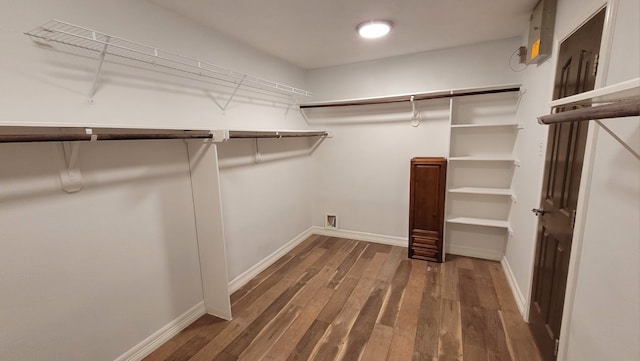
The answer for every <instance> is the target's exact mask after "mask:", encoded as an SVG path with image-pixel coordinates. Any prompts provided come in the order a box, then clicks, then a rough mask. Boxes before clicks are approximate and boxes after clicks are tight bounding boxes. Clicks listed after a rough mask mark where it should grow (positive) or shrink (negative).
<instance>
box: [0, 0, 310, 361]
mask: <svg viewBox="0 0 640 361" xmlns="http://www.w3.org/2000/svg"><path fill="white" fill-rule="evenodd" d="M0 10H1V11H0V14H1V15H0V20H1V21H0V30H1V31H0V40H1V41H2V42H3V44H4V47H3V51H2V52H1V53H0V79H2V82H1V83H0V125H9V124H27V123H29V124H48V125H61V124H65V125H79V126H86V125H88V126H97V125H103V126H123V127H178V128H235V129H248V128H252V129H256V128H258V129H260V128H262V129H274V128H276V129H288V128H289V129H293V128H295V129H299V128H306V127H307V125H306V123H305V122H304V121H303V120H302V118H301V116H300V115H299V114H298V113H296V112H293V111H288V112H287V110H286V105H285V104H282V103H281V102H276V101H275V100H274V99H272V98H265V97H262V96H260V97H258V96H255V97H254V96H250V95H249V94H248V93H241V94H240V96H239V97H237V98H236V99H234V101H232V102H231V104H230V106H229V108H228V109H227V111H226V112H224V113H223V112H222V111H221V110H220V109H219V108H218V107H217V106H216V105H215V103H214V102H213V101H212V100H211V96H214V97H218V100H219V101H221V102H222V101H225V100H226V98H225V97H224V96H225V94H222V93H221V92H220V90H219V89H218V88H217V87H214V86H209V85H207V84H204V83H202V82H198V81H193V80H188V79H184V78H182V77H176V76H174V75H166V74H161V73H159V72H157V71H150V70H148V68H146V67H144V66H140V67H133V66H131V65H132V64H128V65H119V64H114V63H111V62H108V63H105V65H104V67H103V76H102V77H101V78H100V82H99V87H98V91H97V93H96V95H95V103H94V104H89V102H88V92H89V89H90V87H91V82H92V80H93V77H94V71H95V69H96V66H97V62H96V61H95V59H89V58H86V57H82V56H78V55H75V54H68V53H61V52H56V51H52V50H48V49H44V48H41V47H37V46H36V45H34V43H33V42H32V41H31V40H30V39H29V38H28V37H26V36H25V35H24V34H23V32H25V31H27V30H30V29H32V28H35V27H36V26H38V25H40V24H43V23H44V22H46V21H48V20H49V19H51V18H57V19H61V20H64V21H68V22H71V23H76V24H78V25H84V26H87V27H92V28H95V29H97V30H101V31H105V32H108V33H111V34H113V35H119V36H122V37H125V38H129V39H132V40H137V41H139V42H142V43H148V44H150V45H153V46H157V47H159V48H162V49H166V50H172V51H174V52H178V53H182V54H184V55H187V56H190V57H193V58H199V59H202V60H208V61H210V62H212V63H216V64H219V65H222V66H226V67H229V68H232V69H234V70H237V71H241V72H246V73H250V74H253V75H256V76H261V77H265V78H268V79H273V80H278V81H281V82H283V83H285V84H290V85H294V86H298V87H301V86H302V84H303V81H304V73H303V72H302V70H300V69H297V68H295V67H293V66H291V65H289V64H286V63H284V62H281V61H279V60H276V59H273V58H271V57H269V56H266V55H264V54H262V53H259V52H258V51H256V50H254V49H251V48H248V47H246V46H244V45H241V44H238V43H236V42H234V41H232V40H229V39H228V38H225V37H223V36H221V35H219V34H217V33H214V32H212V31H210V30H207V29H205V28H203V27H200V26H199V25H195V24H194V23H193V22H190V21H187V20H186V19H183V18H181V17H178V16H176V15H173V14H171V13H169V12H167V11H165V10H163V9H161V8H158V7H156V6H154V5H151V4H150V3H147V2H144V1H132V0H119V1H108V2H105V1H96V0H91V1H80V0H56V1H35V0H27V1H21V2H15V1H6V0H0ZM306 144H307V143H304V145H306ZM250 145H251V144H237V145H234V144H233V143H229V144H223V145H220V153H221V154H222V156H221V158H223V160H224V159H229V158H233V157H234V154H235V153H242V152H245V149H244V147H245V146H250ZM52 147H53V145H51V144H21V145H15V144H14V145H7V144H5V145H0V164H1V166H2V172H0V244H2V252H0V294H1V295H2V297H0V359H2V360H10V361H14V360H52V359H57V360H113V359H114V358H116V357H118V356H119V355H122V354H123V353H124V352H125V351H127V350H129V349H130V348H131V347H133V346H134V345H136V344H137V343H139V342H140V341H142V340H144V339H145V338H146V337H148V336H149V335H151V334H152V333H154V332H156V331H157V330H159V329H160V328H161V327H163V326H165V325H166V324H167V323H169V322H170V321H172V320H174V319H175V318H176V317H178V316H179V315H181V314H183V313H184V312H185V311H187V310H189V309H191V308H192V307H193V306H194V305H197V304H198V303H199V302H201V301H202V289H201V279H200V269H199V262H198V253H197V252H198V249H197V239H196V232H195V225H194V214H193V201H192V195H191V184H190V182H189V163H188V158H187V152H186V146H185V143H184V142H181V141H167V142H164V141H157V142H156V141H152V142H115V143H96V144H83V145H82V148H81V153H80V154H81V158H80V169H81V171H82V173H83V176H84V180H85V187H84V189H83V190H82V191H80V192H79V193H76V194H66V193H64V192H62V191H61V190H60V186H59V181H58V173H59V166H58V163H57V162H56V158H55V153H53V152H52ZM300 148H301V145H300V142H299V141H297V140H294V141H292V142H290V141H288V140H283V141H282V142H281V143H279V147H278V148H277V149H276V150H275V151H272V152H271V153H273V157H278V158H279V160H278V161H272V162H269V163H268V164H266V163H265V164H263V165H260V166H255V165H246V166H242V167H236V168H233V169H225V170H223V171H222V172H221V183H222V188H223V189H222V191H223V192H224V199H223V202H224V204H223V207H224V212H225V214H228V217H227V219H228V221H225V228H226V230H225V231H226V233H227V242H228V243H227V250H228V253H229V254H228V258H229V260H230V263H229V268H230V271H231V272H230V273H231V277H234V276H236V275H238V274H239V273H241V272H243V271H245V270H246V269H248V268H249V267H250V266H251V265H252V262H253V263H255V262H256V260H259V259H262V258H264V257H266V256H267V255H268V254H270V253H271V252H273V251H274V250H275V249H277V248H279V247H280V246H281V245H282V243H284V242H286V241H288V240H290V239H291V238H292V237H294V236H295V235H298V234H299V233H300V232H302V231H304V230H305V229H307V228H308V227H309V224H310V219H309V215H308V213H306V210H307V209H308V203H309V200H310V198H309V196H308V194H307V192H306V188H304V187H306V185H307V183H306V182H305V178H304V177H305V174H306V171H305V170H306V168H305V167H307V166H308V164H309V158H308V157H306V156H302V152H298V150H299V149H300ZM292 153H294V154H293V155H294V157H290V158H287V157H288V156H291V154H292ZM255 180H261V181H262V183H260V184H261V186H262V187H263V189H262V190H263V191H261V192H259V193H260V199H259V203H260V206H261V208H260V210H261V211H262V210H268V214H267V216H266V217H259V216H260V215H261V214H260V212H257V209H256V199H250V198H248V197H246V194H247V193H249V194H251V193H258V192H257V191H256V189H254V188H249V189H247V187H253V186H256V182H255ZM265 180H266V181H265ZM271 180H273V181H274V183H276V184H275V185H273V187H269V184H270V183H271ZM285 190H291V191H292V192H291V193H289V192H285ZM283 198H284V199H286V201H284V202H283ZM292 209H295V210H298V211H297V212H295V216H293V217H291V218H288V217H289V215H290V214H291V211H292ZM300 210H303V211H300ZM235 215H242V217H236V216H235ZM273 219H287V221H285V222H282V223H280V226H279V227H278V230H277V231H275V232H272V230H273V228H274V227H273V225H272V224H271V222H270V221H271V220H273ZM246 230H250V232H247V231H246ZM271 233H274V234H273V235H272V234H271ZM276 238H277V239H276ZM278 242H280V244H278ZM247 250H251V252H250V255H249V256H247V257H245V255H246V251H247Z"/></svg>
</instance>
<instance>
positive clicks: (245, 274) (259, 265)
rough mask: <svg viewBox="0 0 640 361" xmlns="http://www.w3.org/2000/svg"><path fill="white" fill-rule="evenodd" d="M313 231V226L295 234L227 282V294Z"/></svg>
mask: <svg viewBox="0 0 640 361" xmlns="http://www.w3.org/2000/svg"><path fill="white" fill-rule="evenodd" d="M314 233H315V232H313V227H310V228H308V229H307V230H305V231H304V232H302V233H300V234H299V235H297V236H296V237H295V238H294V239H292V240H290V241H289V242H287V243H286V244H285V245H284V246H282V247H280V248H278V249H277V250H276V251H275V252H273V253H271V254H270V255H268V256H267V257H265V258H264V259H263V260H262V261H260V262H258V263H257V264H255V265H254V266H253V267H251V268H249V269H248V270H246V271H244V272H242V273H241V274H240V275H239V276H237V277H236V278H234V279H233V280H231V281H230V282H229V294H232V293H234V292H235V291H237V290H239V289H240V287H242V286H244V285H245V284H247V282H249V281H251V279H252V278H254V277H255V276H257V275H258V274H259V273H260V272H262V271H264V270H265V269H267V267H269V266H271V265H272V264H273V263H274V262H275V261H277V260H279V259H280V258H281V257H282V256H284V255H285V254H287V252H289V251H291V250H292V249H293V248H294V247H295V246H297V245H299V244H300V243H301V242H302V241H304V240H305V239H307V238H309V237H310V236H311V235H312V234H314Z"/></svg>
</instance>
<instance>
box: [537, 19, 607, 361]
mask: <svg viewBox="0 0 640 361" xmlns="http://www.w3.org/2000/svg"><path fill="white" fill-rule="evenodd" d="M604 17H605V10H602V11H600V12H599V13H598V14H597V15H595V16H594V17H593V18H591V20H589V21H588V22H587V23H586V24H584V25H583V26H582V27H580V29H578V30H577V31H576V32H575V33H573V34H572V35H571V36H570V37H569V38H567V39H566V40H565V41H563V42H562V44H561V45H560V53H559V55H558V65H557V67H556V79H555V83H554V99H558V98H563V97H566V96H570V95H574V94H578V93H582V92H585V91H588V90H592V89H593V88H594V85H595V75H596V70H597V61H598V53H599V51H600V39H601V37H602V28H603V25H604ZM588 125H589V124H588V122H571V123H560V124H554V125H550V126H549V135H548V145H547V153H546V164H545V170H544V183H543V186H542V196H541V198H542V199H541V201H540V208H541V211H538V212H536V213H537V214H538V215H539V216H540V218H539V222H538V236H537V244H536V258H535V263H534V273H533V289H532V294H531V309H530V311H529V326H530V328H531V331H532V333H533V337H534V339H535V340H536V343H537V345H538V348H539V350H540V353H541V355H542V357H543V358H544V360H545V361H552V360H555V359H556V356H557V351H558V350H557V347H558V342H559V337H560V325H561V322H562V309H563V307H564V296H565V290H566V285H567V273H568V269H569V259H570V255H571V254H570V252H571V239H572V237H573V227H574V223H575V217H576V206H577V203H578V191H579V187H580V175H581V172H582V162H583V158H584V150H585V145H586V139H587V127H588ZM534 211H537V210H534Z"/></svg>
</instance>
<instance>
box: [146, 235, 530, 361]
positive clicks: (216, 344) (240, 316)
mask: <svg viewBox="0 0 640 361" xmlns="http://www.w3.org/2000/svg"><path fill="white" fill-rule="evenodd" d="M231 301H232V309H233V315H234V319H233V321H223V320H220V319H218V318H216V317H213V316H209V315H205V316H203V317H201V318H200V319H198V320H197V321H196V322H194V323H193V324H192V325H190V326H189V327H188V328H186V329H185V330H184V331H182V332H181V333H180V334H178V335H177V336H176V337H174V338H172V339H171V340H169V341H168V342H167V343H165V344H164V345H162V346H161V347H160V348H159V349H157V350H156V351H155V352H154V353H152V354H151V355H149V356H148V357H147V358H146V359H145V360H147V361H154V360H174V361H177V360H183V361H187V360H188V361H204V360H207V361H209V360H216V361H227V360H247V361H256V360H268V361H276V360H278V361H295V360H327V361H329V360H344V361H357V360H363V361H377V360H380V361H396V360H397V361H404V360H406V361H419V360H428V361H449V360H463V361H476V360H482V361H485V360H486V361H501V360H504V361H540V358H539V356H538V351H537V349H536V347H535V345H534V343H533V340H532V338H531V335H530V333H529V330H528V327H527V325H526V323H525V322H524V321H523V320H522V318H521V316H520V314H519V313H518V310H517V307H516V304H515V302H514V300H513V296H512V294H511V290H510V288H509V285H508V284H507V281H506V279H505V277H504V273H503V271H502V268H501V266H500V264H499V263H497V262H491V261H484V260H478V259H472V258H466V257H456V256H448V260H447V262H445V263H444V264H437V263H429V262H425V261H418V260H411V259H407V257H406V248H401V247H392V246H386V245H380V244H375V243H368V242H361V241H354V240H348V239H341V238H332V237H324V236H317V235H314V236H312V237H310V238H309V239H307V240H305V241H304V242H303V243H301V244H300V245H299V246H297V247H296V248H295V249H293V250H292V251H291V252H289V253H288V254H287V255H285V256H284V257H282V258H281V259H280V260H278V261H277V262H276V263H274V264H273V265H271V266H270V267H269V268H268V269H267V270H265V271H264V272H262V273H260V274H259V275H258V276H256V277H255V278H254V279H253V280H251V281H250V282H249V283H247V284H246V285H245V286H244V287H242V288H241V289H240V290H238V291H237V292H235V293H234V294H233V295H232V296H231Z"/></svg>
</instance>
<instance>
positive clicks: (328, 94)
mask: <svg viewBox="0 0 640 361" xmlns="http://www.w3.org/2000/svg"><path fill="white" fill-rule="evenodd" d="M520 45H522V44H521V40H520V39H519V38H513V39H505V40H498V41H493V42H486V43H480V44H477V45H472V46H465V47H458V48H450V49H444V50H438V51H431V52H423V53H417V54H411V55H404V56H397V57H392V58H387V59H381V60H375V61H368V62H362V63H355V64H349V65H342V66H335V67H329V68H323V69H314V70H310V71H308V72H307V81H308V83H307V84H308V87H309V89H313V95H314V97H316V98H317V100H333V99H350V98H362V97H374V96H388V95H396V94H411V93H420V92H427V91H436V90H448V89H459V88H470V87H484V86H488V85H501V84H519V83H520V77H519V74H518V73H514V72H512V71H510V70H509V59H510V57H511V55H512V54H513V53H514V52H515V51H516V50H517V49H518V47H519V46H520Z"/></svg>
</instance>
